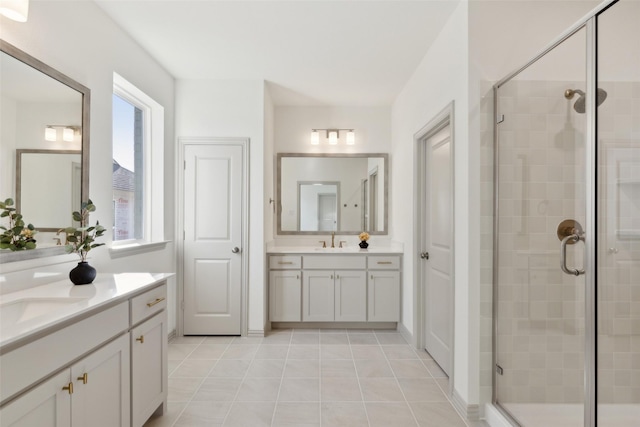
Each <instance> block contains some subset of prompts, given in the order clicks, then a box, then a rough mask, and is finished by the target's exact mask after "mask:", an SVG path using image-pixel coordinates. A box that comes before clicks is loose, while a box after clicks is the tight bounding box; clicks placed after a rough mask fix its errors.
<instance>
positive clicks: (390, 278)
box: [367, 270, 400, 322]
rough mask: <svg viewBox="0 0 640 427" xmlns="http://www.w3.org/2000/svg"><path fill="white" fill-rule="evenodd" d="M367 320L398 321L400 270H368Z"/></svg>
mask: <svg viewBox="0 0 640 427" xmlns="http://www.w3.org/2000/svg"><path fill="white" fill-rule="evenodd" d="M367 293H368V295H367V299H368V304H369V307H368V313H367V320H368V321H369V322H398V321H400V272H399V271H384V270H383V271H369V284H368V290H367Z"/></svg>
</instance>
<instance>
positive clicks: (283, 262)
mask: <svg viewBox="0 0 640 427" xmlns="http://www.w3.org/2000/svg"><path fill="white" fill-rule="evenodd" d="M278 264H281V265H291V264H293V261H278Z"/></svg>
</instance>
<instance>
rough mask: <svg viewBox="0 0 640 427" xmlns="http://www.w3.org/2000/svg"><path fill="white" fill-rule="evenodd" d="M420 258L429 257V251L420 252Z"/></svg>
mask: <svg viewBox="0 0 640 427" xmlns="http://www.w3.org/2000/svg"><path fill="white" fill-rule="evenodd" d="M420 258H422V259H429V252H420Z"/></svg>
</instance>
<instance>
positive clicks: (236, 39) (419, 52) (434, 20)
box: [95, 0, 458, 106]
mask: <svg viewBox="0 0 640 427" xmlns="http://www.w3.org/2000/svg"><path fill="white" fill-rule="evenodd" d="M95 1H96V3H97V4H98V5H99V6H100V7H101V8H102V9H103V10H104V11H105V12H106V13H107V14H108V15H109V16H110V17H111V18H112V19H113V20H114V21H115V22H116V23H117V24H118V25H119V26H120V27H121V28H123V29H124V31H126V32H127V33H128V34H130V35H131V37H132V38H133V39H135V40H136V41H137V42H138V43H139V44H140V45H141V46H142V47H143V48H144V49H145V50H147V51H148V52H149V53H150V54H151V55H152V56H153V57H154V58H156V60H157V61H158V62H159V63H160V64H161V65H162V66H163V67H164V68H165V69H166V70H167V71H168V72H169V73H171V74H172V75H173V76H174V77H175V78H176V79H240V80H245V79H250V80H255V79H259V80H266V81H267V82H268V86H269V90H270V93H271V96H272V99H273V101H274V104H275V105H318V106H322V105H332V106H385V105H391V103H392V102H393V100H394V98H395V96H396V95H397V94H398V93H399V92H400V90H401V89H402V87H403V86H404V84H405V83H406V82H407V80H408V79H409V78H410V77H411V75H412V73H413V72H414V71H415V69H416V67H417V66H418V64H419V63H420V61H421V60H422V58H423V57H424V55H425V54H426V52H427V50H428V49H429V46H430V45H431V44H432V43H433V41H434V40H435V38H436V37H437V35H438V33H439V32H440V30H441V29H442V27H443V26H444V24H445V23H446V21H447V19H448V18H449V16H450V15H451V13H452V12H453V10H454V9H455V7H456V5H457V3H458V0H442V1H436V0H410V1H404V0H376V1H366V0H339V1H328V0H296V1H293V0H289V1H273V0H258V1H244V0H234V1H221V0H95Z"/></svg>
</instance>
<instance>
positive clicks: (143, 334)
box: [131, 311, 168, 427]
mask: <svg viewBox="0 0 640 427" xmlns="http://www.w3.org/2000/svg"><path fill="white" fill-rule="evenodd" d="M167 372H168V368H167V312H166V311H162V312H161V313H159V314H157V315H155V316H154V317H152V318H151V319H149V320H147V321H146V322H144V323H143V324H141V325H139V326H137V327H136V328H134V329H132V330H131V390H132V391H131V420H132V427H140V426H142V425H143V424H144V423H145V422H146V421H147V420H148V419H149V417H150V416H151V415H152V414H153V413H154V412H155V411H156V409H158V407H159V406H160V405H164V402H165V401H166V397H167V387H168V384H167V377H168V374H167ZM164 409H165V408H164V406H163V408H162V411H164Z"/></svg>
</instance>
